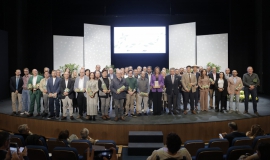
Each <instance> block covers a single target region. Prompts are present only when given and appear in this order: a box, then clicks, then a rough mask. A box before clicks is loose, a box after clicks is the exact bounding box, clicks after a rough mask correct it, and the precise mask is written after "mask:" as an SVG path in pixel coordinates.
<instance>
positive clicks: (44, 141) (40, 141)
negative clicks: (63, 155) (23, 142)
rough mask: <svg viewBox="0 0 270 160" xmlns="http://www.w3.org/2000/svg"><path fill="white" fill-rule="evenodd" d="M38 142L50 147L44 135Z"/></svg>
mask: <svg viewBox="0 0 270 160" xmlns="http://www.w3.org/2000/svg"><path fill="white" fill-rule="evenodd" d="M38 144H39V145H41V146H45V147H46V148H48V146H47V143H46V139H45V138H44V137H40V138H39V140H38Z"/></svg>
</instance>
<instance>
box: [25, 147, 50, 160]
mask: <svg viewBox="0 0 270 160" xmlns="http://www.w3.org/2000/svg"><path fill="white" fill-rule="evenodd" d="M27 156H28V159H29V160H37V159H38V160H50V158H49V153H48V149H47V148H46V147H45V146H34V145H28V146H27Z"/></svg>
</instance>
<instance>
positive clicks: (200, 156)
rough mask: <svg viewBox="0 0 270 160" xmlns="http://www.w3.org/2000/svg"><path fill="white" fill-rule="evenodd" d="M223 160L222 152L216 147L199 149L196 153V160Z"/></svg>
mask: <svg viewBox="0 0 270 160" xmlns="http://www.w3.org/2000/svg"><path fill="white" fill-rule="evenodd" d="M206 159H207V160H223V151H222V150H221V149H220V148H218V147H213V148H201V149H199V150H198V151H197V153H196V160H206Z"/></svg>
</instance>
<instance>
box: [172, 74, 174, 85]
mask: <svg viewBox="0 0 270 160" xmlns="http://www.w3.org/2000/svg"><path fill="white" fill-rule="evenodd" d="M172 84H174V76H173V75H172Z"/></svg>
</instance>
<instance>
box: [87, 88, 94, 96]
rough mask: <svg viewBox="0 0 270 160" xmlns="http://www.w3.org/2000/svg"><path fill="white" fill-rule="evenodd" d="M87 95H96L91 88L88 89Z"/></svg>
mask: <svg viewBox="0 0 270 160" xmlns="http://www.w3.org/2000/svg"><path fill="white" fill-rule="evenodd" d="M87 93H88V94H89V96H90V97H92V96H93V95H94V93H93V91H92V90H91V89H90V88H87Z"/></svg>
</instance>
